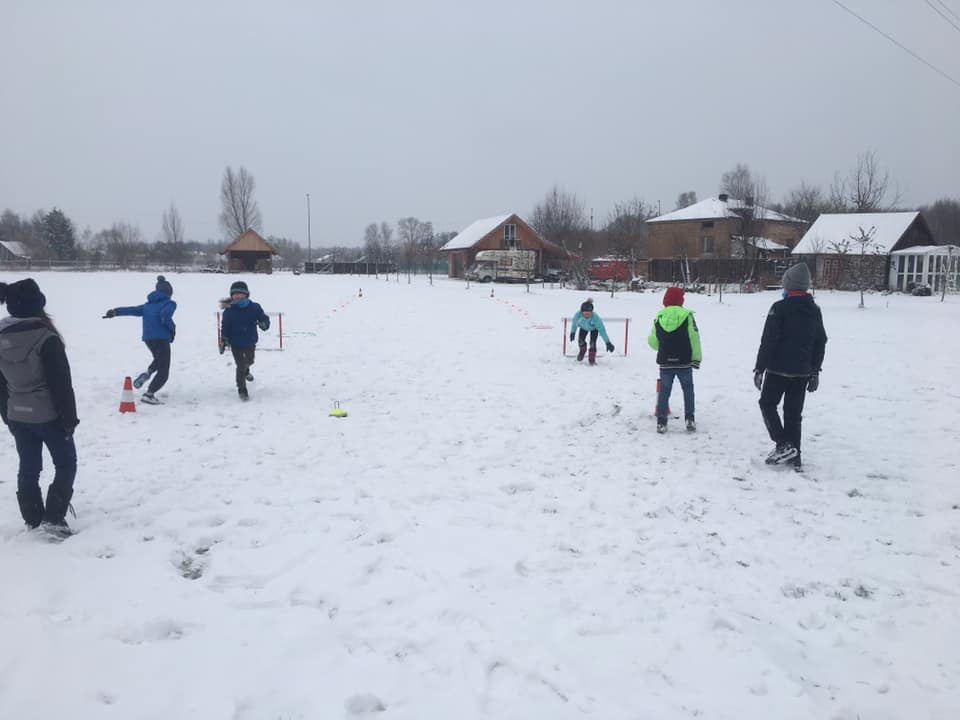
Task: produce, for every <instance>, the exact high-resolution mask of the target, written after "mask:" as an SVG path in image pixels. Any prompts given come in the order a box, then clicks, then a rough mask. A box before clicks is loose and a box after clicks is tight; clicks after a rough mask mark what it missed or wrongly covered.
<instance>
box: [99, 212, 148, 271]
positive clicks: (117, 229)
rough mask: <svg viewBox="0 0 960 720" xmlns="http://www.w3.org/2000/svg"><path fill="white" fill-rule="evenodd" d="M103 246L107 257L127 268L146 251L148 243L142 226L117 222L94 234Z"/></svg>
mask: <svg viewBox="0 0 960 720" xmlns="http://www.w3.org/2000/svg"><path fill="white" fill-rule="evenodd" d="M93 237H94V241H95V242H97V243H98V245H100V246H102V247H103V249H104V253H105V254H106V256H107V258H108V259H109V260H110V261H112V262H114V263H116V264H117V265H119V266H120V267H121V268H124V269H127V268H129V267H131V266H132V265H134V264H135V262H136V260H137V258H138V256H143V255H145V253H146V243H144V242H143V235H142V233H141V232H140V228H139V227H137V226H136V225H132V224H130V223H126V222H115V223H114V224H113V225H111V226H110V227H109V228H108V229H107V230H101V231H100V232H99V233H97V234H96V235H94V236H93Z"/></svg>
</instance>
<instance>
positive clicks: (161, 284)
mask: <svg viewBox="0 0 960 720" xmlns="http://www.w3.org/2000/svg"><path fill="white" fill-rule="evenodd" d="M157 292H162V293H164V294H165V295H167V296H168V297H173V285H171V284H170V282H169V281H168V280H167V279H166V278H165V277H164V276H163V275H157Z"/></svg>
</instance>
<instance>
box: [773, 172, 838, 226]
mask: <svg viewBox="0 0 960 720" xmlns="http://www.w3.org/2000/svg"><path fill="white" fill-rule="evenodd" d="M828 208H829V206H828V203H827V200H826V199H825V198H824V196H823V191H822V190H821V189H820V188H819V187H817V186H816V185H807V183H806V182H801V183H800V186H799V187H796V188H793V189H792V190H790V192H788V193H787V198H786V200H785V201H784V203H783V212H784V214H786V215H789V216H790V217H795V218H799V219H800V220H803V221H804V222H806V223H809V224H811V225H812V224H813V223H814V222H816V219H817V218H818V217H820V214H821V213H824V212H827V211H828Z"/></svg>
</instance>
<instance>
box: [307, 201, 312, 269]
mask: <svg viewBox="0 0 960 720" xmlns="http://www.w3.org/2000/svg"><path fill="white" fill-rule="evenodd" d="M307 262H308V263H313V249H312V248H311V246H310V193H307Z"/></svg>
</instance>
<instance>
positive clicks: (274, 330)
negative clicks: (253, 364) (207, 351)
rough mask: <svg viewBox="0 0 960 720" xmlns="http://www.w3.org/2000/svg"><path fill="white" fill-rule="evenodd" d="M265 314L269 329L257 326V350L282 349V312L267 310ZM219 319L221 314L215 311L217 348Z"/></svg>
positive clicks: (218, 344) (218, 345) (218, 343)
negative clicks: (268, 321) (268, 320)
mask: <svg viewBox="0 0 960 720" xmlns="http://www.w3.org/2000/svg"><path fill="white" fill-rule="evenodd" d="M266 315H267V317H269V318H270V329H269V330H260V329H259V328H257V334H258V335H259V336H260V339H259V340H258V341H257V350H278V351H279V350H283V313H282V312H268V313H266ZM221 320H222V316H221V314H220V313H217V348H219V347H220V326H221Z"/></svg>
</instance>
